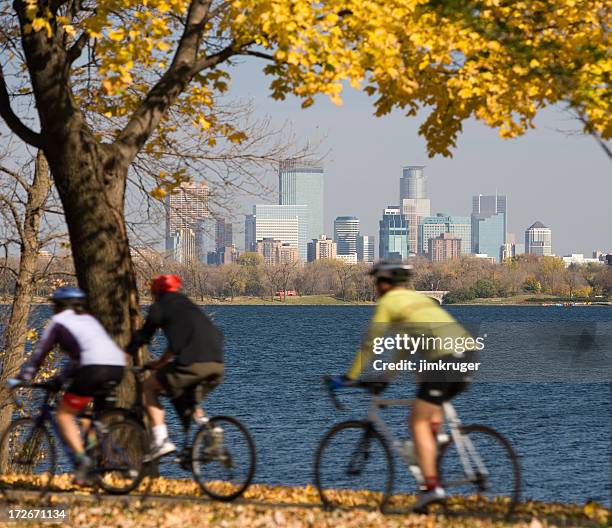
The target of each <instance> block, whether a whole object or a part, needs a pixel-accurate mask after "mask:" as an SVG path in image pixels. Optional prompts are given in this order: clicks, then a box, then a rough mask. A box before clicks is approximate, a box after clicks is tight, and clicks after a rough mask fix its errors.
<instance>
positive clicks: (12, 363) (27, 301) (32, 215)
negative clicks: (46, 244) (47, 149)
mask: <svg viewBox="0 0 612 528" xmlns="http://www.w3.org/2000/svg"><path fill="white" fill-rule="evenodd" d="M50 188H51V179H50V177H49V166H48V165H47V160H46V159H45V157H44V155H43V153H42V152H40V151H39V152H38V155H37V156H36V164H35V169H34V179H33V181H32V184H31V186H30V187H29V189H28V196H27V200H26V203H25V211H24V217H23V224H22V233H23V234H22V240H21V252H20V259H19V269H18V271H17V281H16V283H15V294H14V297H13V302H12V304H11V312H10V316H9V322H8V326H7V329H6V340H5V348H4V352H3V354H2V360H3V368H2V374H1V375H0V402H2V405H1V407H0V431H4V429H5V428H6V427H7V426H8V424H9V422H10V420H11V414H12V411H13V406H12V404H11V401H10V399H8V396H9V391H8V390H7V389H6V380H7V379H8V378H11V377H14V376H15V375H16V374H17V373H18V371H19V368H20V367H21V364H22V363H23V355H24V347H25V342H26V335H27V332H28V316H29V314H30V305H31V303H32V297H33V289H34V280H35V273H36V264H37V260H38V252H39V250H40V239H39V228H40V220H41V217H42V215H43V212H44V205H45V202H46V200H47V197H48V195H49V190H50Z"/></svg>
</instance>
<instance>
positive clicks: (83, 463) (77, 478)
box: [73, 456, 94, 486]
mask: <svg viewBox="0 0 612 528" xmlns="http://www.w3.org/2000/svg"><path fill="white" fill-rule="evenodd" d="M93 466H94V463H93V460H92V459H91V458H89V457H88V456H84V457H82V458H81V459H80V460H79V461H78V462H77V466H76V468H75V470H74V480H73V482H74V483H75V484H76V485H77V486H90V485H91V482H92V479H91V475H90V474H89V472H90V471H91V470H92V468H93Z"/></svg>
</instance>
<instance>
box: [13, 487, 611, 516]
mask: <svg viewBox="0 0 612 528" xmlns="http://www.w3.org/2000/svg"><path fill="white" fill-rule="evenodd" d="M56 484H57V486H56V488H55V493H53V494H52V495H51V496H50V500H51V501H53V502H54V503H57V504H67V505H68V506H69V510H70V520H69V521H68V522H66V523H65V525H66V526H79V527H96V528H98V527H105V526H122V527H126V528H131V527H140V526H142V527H149V526H151V527H153V526H159V527H164V528H165V527H175V526H176V527H179V526H180V527H181V528H187V527H192V526H193V527H195V526H222V527H225V528H234V527H236V528H238V527H241V528H242V527H249V528H250V527H262V528H264V527H265V528H268V527H276V526H278V527H295V528H302V527H304V528H306V527H309V528H319V527H329V528H331V527H337V528H358V527H359V528H362V527H363V528H366V527H373V528H374V527H376V528H378V527H390V528H400V527H402V528H404V527H408V528H416V527H429V528H434V527H449V528H493V527H503V526H515V527H520V528H543V527H547V528H548V527H550V528H551V527H553V526H595V527H602V526H608V522H609V515H610V511H609V510H606V509H604V508H602V507H601V506H598V505H594V504H589V505H587V506H579V505H567V504H545V503H538V502H527V503H522V504H521V505H520V507H519V509H518V512H517V520H515V521H514V522H502V521H501V520H499V519H496V518H495V514H494V513H491V514H489V515H483V511H482V508H479V507H471V506H470V505H469V500H455V501H454V502H453V503H451V508H452V509H454V510H455V511H456V513H455V514H454V515H451V516H444V515H441V514H438V515H434V514H431V515H427V516H423V515H416V514H411V513H408V508H410V505H411V504H412V502H413V501H414V497H412V496H409V495H397V496H395V497H394V498H393V502H392V504H391V508H393V511H394V512H396V513H392V514H388V515H383V514H382V513H380V512H379V511H378V510H376V508H375V504H376V502H375V501H376V499H377V495H376V494H374V493H372V492H369V491H345V492H342V499H343V501H342V502H343V504H346V505H347V507H346V508H343V509H339V510H334V511H331V512H329V511H325V510H323V509H322V508H321V507H320V502H319V497H318V494H317V492H316V490H315V489H314V488H313V487H312V486H307V487H284V486H268V485H261V484H256V485H253V486H251V488H249V490H247V492H246V494H245V496H244V498H242V499H240V500H239V501H238V502H236V503H233V504H222V503H218V502H210V501H209V500H207V499H206V498H205V497H203V496H202V494H201V492H200V491H199V488H198V487H197V486H196V485H195V484H194V483H193V481H190V480H168V479H156V480H154V481H152V482H147V481H145V483H143V485H142V487H141V489H140V490H139V493H140V495H137V496H135V495H132V496H129V497H116V498H115V497H109V496H99V497H98V496H96V495H93V494H88V493H87V492H83V491H78V490H75V489H73V488H72V486H71V485H70V484H69V479H68V477H67V476H63V477H58V478H56ZM60 490H63V492H61V491H60ZM66 492H69V493H66ZM143 493H146V497H145V496H143V495H142V494H143ZM18 503H19V506H20V507H24V506H40V500H34V499H33V498H27V497H23V498H21V499H19V501H18ZM457 508H461V509H460V510H458V509H457ZM459 511H460V512H461V513H460V514H459V513H458V512H459ZM28 526H32V524H30V523H28ZM46 526H48V524H47V525H46Z"/></svg>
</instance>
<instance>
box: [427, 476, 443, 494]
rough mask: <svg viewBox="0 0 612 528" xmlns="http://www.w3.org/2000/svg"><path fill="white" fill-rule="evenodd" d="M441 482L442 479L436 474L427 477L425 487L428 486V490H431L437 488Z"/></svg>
mask: <svg viewBox="0 0 612 528" xmlns="http://www.w3.org/2000/svg"><path fill="white" fill-rule="evenodd" d="M439 484H440V481H439V480H438V476H437V475H434V476H431V477H425V487H426V488H427V491H431V490H433V489H436V488H437V487H438V486H439Z"/></svg>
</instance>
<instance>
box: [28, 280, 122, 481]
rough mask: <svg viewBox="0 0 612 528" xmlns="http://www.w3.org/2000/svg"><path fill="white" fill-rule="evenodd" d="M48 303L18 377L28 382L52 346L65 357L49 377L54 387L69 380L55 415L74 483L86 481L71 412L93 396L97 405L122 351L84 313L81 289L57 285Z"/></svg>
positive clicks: (118, 375)
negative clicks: (71, 459)
mask: <svg viewBox="0 0 612 528" xmlns="http://www.w3.org/2000/svg"><path fill="white" fill-rule="evenodd" d="M51 302H52V303H53V309H54V312H55V315H53V317H52V318H51V322H50V323H49V325H48V326H47V327H46V328H45V330H44V332H43V334H42V336H41V339H40V341H39V342H38V345H37V346H36V349H35V351H34V352H33V353H32V355H31V356H30V358H29V359H28V360H27V361H26V363H25V364H24V365H23V367H22V368H21V371H20V372H19V374H18V375H17V380H19V381H22V382H26V383H28V382H30V381H31V380H32V379H33V378H34V376H35V375H36V373H37V372H38V370H39V369H40V366H41V365H42V363H43V361H44V360H45V358H46V357H47V355H48V354H49V352H50V351H51V350H52V349H53V348H54V347H55V346H56V345H59V346H60V347H61V348H62V350H63V351H64V352H65V353H66V354H67V355H68V356H69V358H70V360H71V361H70V363H69V364H68V366H67V368H65V369H64V370H63V372H62V373H61V374H60V375H59V376H58V377H57V378H56V379H55V380H54V383H56V384H57V385H58V386H59V387H61V385H62V384H64V383H65V382H66V381H67V380H70V383H69V385H68V388H67V389H66V391H65V392H64V395H63V397H62V400H61V402H60V404H59V406H58V408H57V415H56V417H57V423H58V425H59V429H60V433H61V435H62V437H63V439H64V440H65V442H66V444H68V446H69V447H70V448H71V449H72V450H73V452H74V454H75V459H76V469H75V475H74V482H75V484H77V485H79V486H82V485H87V484H88V483H89V479H88V473H89V471H90V469H91V468H92V466H93V461H92V460H91V459H90V458H89V457H88V456H87V455H86V454H85V448H84V446H83V440H82V439H81V433H80V431H79V427H78V424H77V421H76V416H77V415H78V414H79V413H80V412H81V411H82V410H83V409H84V408H85V407H86V406H87V405H88V404H89V403H90V402H91V401H92V400H93V401H94V406H95V407H96V408H100V405H101V404H102V403H103V402H104V398H105V397H106V396H107V395H108V394H109V393H110V392H111V391H112V390H113V389H114V388H115V387H116V386H117V385H118V384H119V383H120V382H121V379H122V378H123V371H124V367H125V364H126V356H125V353H124V352H123V351H122V350H121V349H120V348H119V347H118V346H117V345H116V344H115V342H114V341H113V340H112V339H111V337H110V336H109V335H108V333H107V332H106V330H105V329H104V327H103V326H102V325H101V324H100V322H99V321H98V320H97V319H96V318H95V317H93V316H92V315H90V314H88V313H87V312H86V310H85V303H86V296H85V293H84V292H83V291H82V290H80V289H79V288H73V287H71V286H62V287H60V288H57V289H56V290H55V291H54V292H53V294H52V295H51Z"/></svg>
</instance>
